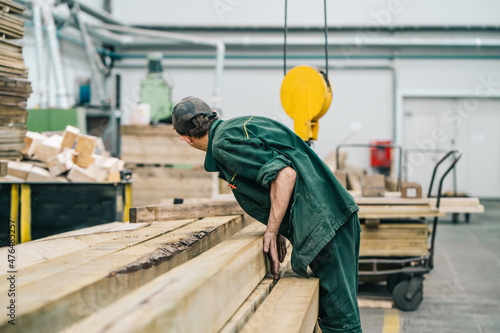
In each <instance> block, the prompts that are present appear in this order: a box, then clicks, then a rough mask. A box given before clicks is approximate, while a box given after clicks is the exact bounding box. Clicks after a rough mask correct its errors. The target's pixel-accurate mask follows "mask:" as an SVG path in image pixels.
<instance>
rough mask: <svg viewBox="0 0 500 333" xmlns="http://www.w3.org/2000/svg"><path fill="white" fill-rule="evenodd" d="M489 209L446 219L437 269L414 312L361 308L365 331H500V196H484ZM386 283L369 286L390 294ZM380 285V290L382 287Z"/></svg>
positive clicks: (439, 240)
mask: <svg viewBox="0 0 500 333" xmlns="http://www.w3.org/2000/svg"><path fill="white" fill-rule="evenodd" d="M481 203H482V204H483V205H484V206H485V213H484V214H481V215H479V214H477V215H472V216H471V221H470V224H465V223H464V220H463V215H460V222H459V224H458V225H455V224H452V223H451V218H450V217H447V218H441V219H440V224H439V226H438V231H437V234H436V254H435V259H434V262H435V268H434V270H433V271H431V272H430V274H428V275H427V277H426V280H425V282H424V300H423V302H422V304H421V305H420V307H419V308H418V309H417V310H415V311H413V312H404V311H399V310H396V309H392V310H383V309H367V308H361V309H360V310H361V322H362V326H363V332H365V333H380V332H383V333H388V332H408V333H413V332H415V333H417V332H418V333H426V332H432V333H446V332H450V333H452V332H453V333H460V332H467V333H469V332H488V333H489V332H492V333H493V332H500V201H482V202H481ZM381 287H382V286H376V285H375V286H373V285H372V286H369V287H365V288H364V289H365V291H366V288H371V289H372V290H371V292H377V290H379V292H380V293H381V294H383V293H384V291H383V289H384V288H381ZM377 288H379V289H377Z"/></svg>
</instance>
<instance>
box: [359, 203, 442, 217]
mask: <svg viewBox="0 0 500 333" xmlns="http://www.w3.org/2000/svg"><path fill="white" fill-rule="evenodd" d="M445 215H446V214H445V213H442V212H440V211H438V210H437V209H435V208H430V207H428V206H400V205H392V206H389V205H387V206H386V205H383V206H382V205H373V206H372V205H370V206H369V205H364V206H361V207H360V208H359V213H358V216H359V218H366V219H381V218H420V217H434V216H445Z"/></svg>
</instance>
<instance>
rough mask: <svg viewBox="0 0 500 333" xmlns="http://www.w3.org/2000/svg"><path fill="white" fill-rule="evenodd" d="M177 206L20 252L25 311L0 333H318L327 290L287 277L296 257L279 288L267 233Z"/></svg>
mask: <svg viewBox="0 0 500 333" xmlns="http://www.w3.org/2000/svg"><path fill="white" fill-rule="evenodd" d="M176 206H182V207H181V208H179V207H175V209H174V205H171V206H156V207H143V208H137V209H134V208H133V209H132V210H133V211H134V210H135V213H134V214H133V215H134V216H136V217H137V219H136V223H117V222H115V223H110V224H106V225H101V226H94V227H91V228H87V229H81V230H77V231H72V232H69V233H65V234H60V235H55V236H51V237H48V238H44V239H40V240H36V241H32V242H28V243H23V244H20V245H17V251H16V252H17V253H18V258H17V260H18V261H17V262H16V265H17V266H16V270H17V274H19V276H22V277H23V279H19V281H18V282H17V285H16V288H17V289H16V291H17V295H16V297H17V302H18V304H22V306H19V307H18V308H16V310H17V311H16V325H15V326H13V325H10V324H8V320H9V318H8V317H7V316H3V317H2V318H1V319H0V330H1V331H2V332H5V333H8V332H14V331H15V332H30V333H31V332H47V331H50V332H85V333H87V332H120V333H122V332H225V333H229V332H313V330H314V327H315V325H316V319H317V315H318V299H319V294H318V293H319V283H318V280H317V279H315V278H310V279H304V278H298V277H296V276H293V274H291V273H286V272H285V271H288V270H289V267H290V253H291V249H290V248H289V249H288V255H287V257H286V259H285V262H284V263H283V264H282V265H281V272H280V276H281V279H280V280H279V281H278V282H277V283H276V282H275V281H273V279H272V278H271V277H270V276H269V275H268V272H269V263H268V262H267V259H266V257H265V255H264V254H263V252H262V246H263V245H262V244H263V242H262V235H263V234H264V231H265V226H264V225H263V224H261V223H259V222H255V221H254V220H252V219H250V218H249V217H248V216H246V215H243V212H242V211H241V209H240V208H239V206H238V205H237V204H236V203H235V202H233V201H231V202H227V203H224V202H218V203H214V205H212V206H211V205H208V204H207V205H205V206H202V207H200V206H197V209H193V208H194V207H193V206H191V205H186V206H184V205H176ZM172 209H174V210H175V211H174V212H172V213H171V210H172ZM148 210H149V211H153V212H154V213H153V215H151V214H146V213H144V212H145V211H148ZM143 213H144V214H143ZM141 216H145V220H146V221H145V222H143V221H141V220H140V219H139V218H140V217H141ZM151 216H153V217H154V216H156V217H157V218H156V219H153V220H154V221H151ZM7 250H8V249H7V248H3V249H0V255H5V257H6V256H7ZM6 265H7V264H6V262H0V266H1V269H2V271H3V272H5V271H6V270H7V267H6ZM6 277H7V276H5V275H4V276H2V277H1V279H0V285H1V288H4V290H7V289H8V286H7V284H8V282H9V281H8V280H7V278H6ZM5 288H7V289H5Z"/></svg>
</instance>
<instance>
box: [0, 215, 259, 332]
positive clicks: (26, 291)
mask: <svg viewBox="0 0 500 333" xmlns="http://www.w3.org/2000/svg"><path fill="white" fill-rule="evenodd" d="M182 223H187V225H184V226H182V227H181V226H180V225H181V224H182ZM244 223H245V222H244V221H243V220H242V218H241V217H240V216H225V217H214V218H206V219H203V220H199V221H195V222H192V223H191V221H177V222H169V223H168V224H165V223H153V224H151V225H150V226H149V227H146V228H143V229H141V230H135V231H132V232H131V233H134V234H135V235H136V237H132V238H131V240H130V239H129V240H128V241H127V240H126V239H120V240H116V241H109V242H105V243H102V244H99V245H98V246H96V247H95V248H94V249H93V250H88V249H84V250H81V251H77V252H74V253H71V254H69V255H65V256H60V257H58V258H55V259H52V260H49V261H47V262H44V263H41V264H38V265H33V266H30V267H28V268H26V269H24V270H20V271H19V272H18V274H19V276H22V277H23V279H20V280H19V285H18V286H17V290H18V298H17V299H18V302H19V303H20V304H23V307H20V308H19V309H18V312H17V322H16V324H18V325H16V326H15V327H13V326H12V325H9V324H7V322H6V320H7V319H4V318H2V319H0V329H1V330H2V332H45V331H58V330H60V329H62V328H64V327H66V326H68V325H71V324H73V323H74V322H76V321H78V320H81V319H82V318H84V317H85V316H88V315H90V314H91V313H92V312H94V311H97V310H98V309H100V308H101V307H104V306H107V305H108V304H110V303H112V302H114V301H115V300H116V299H118V298H120V297H122V296H123V295H125V294H127V293H129V292H131V291H132V290H135V289H136V288H139V287H140V286H141V285H144V284H146V283H148V282H150V281H151V280H153V279H154V278H156V277H157V276H159V275H161V274H163V273H165V272H167V271H169V270H170V269H172V268H174V267H176V266H178V265H180V264H182V263H185V262H186V261H188V260H189V259H191V258H193V257H196V256H198V255H199V254H201V253H203V252H204V251H206V250H208V249H209V248H211V247H213V246H215V245H217V244H219V243H220V242H221V241H223V240H225V239H227V238H228V237H230V236H231V235H233V234H234V233H235V232H237V231H239V230H241V227H242V226H243V225H244ZM173 225H177V228H175V227H173ZM151 228H153V229H154V230H152V229H151ZM165 228H170V231H169V232H163V231H162V230H166V229H165ZM148 230H151V232H148ZM148 237H149V239H148ZM261 242H262V240H261ZM132 244H133V245H132ZM4 280H5V279H3V280H2V281H4ZM2 281H0V283H2V286H1V287H2V288H5V286H4V284H5V283H3V282H2ZM5 281H6V280H5ZM87 329H88V327H87Z"/></svg>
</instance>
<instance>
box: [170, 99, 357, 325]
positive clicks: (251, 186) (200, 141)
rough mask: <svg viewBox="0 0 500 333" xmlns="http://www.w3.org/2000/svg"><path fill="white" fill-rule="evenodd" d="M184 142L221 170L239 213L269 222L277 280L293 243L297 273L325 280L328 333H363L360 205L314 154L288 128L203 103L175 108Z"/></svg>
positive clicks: (322, 312) (322, 319)
mask: <svg viewBox="0 0 500 333" xmlns="http://www.w3.org/2000/svg"><path fill="white" fill-rule="evenodd" d="M172 117H173V119H172V120H173V126H174V129H175V130H176V131H177V133H178V134H179V135H180V138H181V139H182V140H183V141H185V142H187V143H188V144H189V145H191V146H192V147H193V148H196V149H199V150H202V151H205V152H206V156H205V163H204V168H205V170H206V171H208V172H219V177H220V178H222V179H224V180H225V181H227V182H228V185H229V186H230V187H231V189H232V191H233V194H234V196H235V198H236V200H237V201H238V203H239V204H240V206H241V208H243V210H244V211H245V212H246V213H247V214H248V215H250V216H252V217H253V218H255V219H256V220H258V221H260V222H262V223H264V224H266V225H267V228H266V231H265V233H264V236H263V242H264V244H263V249H264V252H265V253H266V254H267V255H268V257H269V260H270V262H271V271H272V274H273V277H274V279H277V278H278V272H279V263H280V262H282V261H283V259H284V257H285V254H286V243H285V240H284V238H283V237H286V238H287V239H288V240H289V241H290V242H291V244H292V246H293V250H292V255H291V264H292V269H293V271H294V272H295V273H297V274H298V275H300V276H303V277H308V273H307V267H308V266H309V267H310V268H311V270H312V272H313V273H314V275H315V276H317V277H318V278H319V283H320V301H319V324H320V327H321V329H322V330H323V332H325V333H328V332H361V323H360V318H359V308H358V303H357V288H358V260H359V239H360V238H359V237H360V231H361V227H360V223H359V219H358V215H357V212H358V209H359V208H358V206H357V205H356V203H355V201H354V199H353V198H352V196H351V195H350V194H349V192H347V190H346V189H345V188H344V187H343V186H342V185H341V184H340V183H339V181H338V180H337V179H336V178H335V176H334V175H333V174H332V172H331V170H330V169H329V168H328V166H326V164H324V163H323V161H321V159H320V158H319V157H318V155H316V153H315V152H314V151H313V150H312V149H311V148H310V147H309V146H308V145H307V144H306V143H305V142H304V141H303V140H302V139H301V138H300V137H298V136H297V135H296V134H295V133H294V132H292V131H291V130H289V129H288V128H287V127H286V126H284V125H283V124H281V123H279V122H277V121H274V120H272V119H268V118H265V117H258V116H246V117H238V118H234V119H230V120H226V121H223V120H220V119H219V118H218V116H217V113H216V112H215V111H213V110H211V109H210V107H209V106H208V105H207V104H206V103H205V102H203V101H202V100H200V99H198V98H195V97H186V98H184V99H183V100H182V101H180V102H179V103H178V104H177V105H175V107H174V109H173V115H172Z"/></svg>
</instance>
